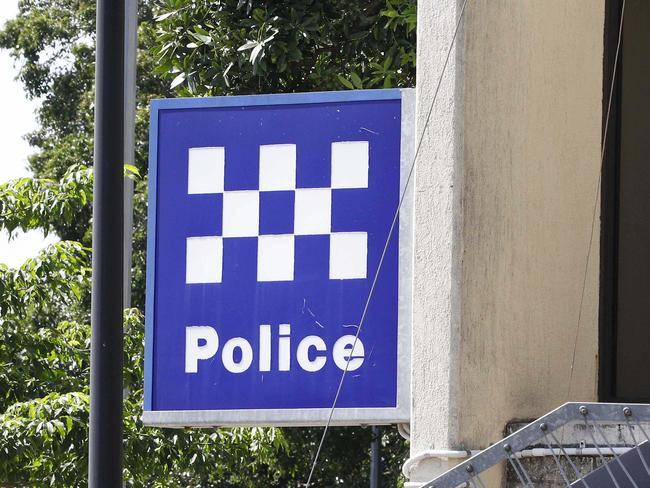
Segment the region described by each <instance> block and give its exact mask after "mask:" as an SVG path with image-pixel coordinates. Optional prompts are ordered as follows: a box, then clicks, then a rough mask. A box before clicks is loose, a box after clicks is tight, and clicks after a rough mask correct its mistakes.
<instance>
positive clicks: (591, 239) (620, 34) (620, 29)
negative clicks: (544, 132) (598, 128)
mask: <svg viewBox="0 0 650 488" xmlns="http://www.w3.org/2000/svg"><path fill="white" fill-rule="evenodd" d="M625 1H626V0H623V5H622V6H621V21H620V23H619V27H618V41H617V44H616V55H615V57H614V67H613V71H612V82H611V84H610V87H609V100H608V102H607V115H606V116H605V132H604V133H603V140H602V148H601V152H600V171H599V172H598V181H597V183H596V197H595V198H594V210H593V212H592V217H591V233H590V234H589V247H588V248H587V261H586V263H585V272H584V277H583V279H582V292H581V294H580V306H579V308H578V323H577V324H576V335H575V339H574V341H573V355H572V357H571V372H570V374H569V387H568V391H567V401H568V400H570V397H571V385H572V383H573V368H574V366H575V362H576V352H577V349H578V337H580V321H581V319H582V307H583V305H584V301H585V289H586V287H587V274H588V271H589V262H590V261H591V249H592V247H593V243H594V229H595V227H596V213H597V209H598V200H599V198H598V197H599V195H600V186H601V180H602V175H603V166H604V163H605V148H606V147H607V133H608V132H609V119H610V115H611V111H612V99H613V98H614V85H615V84H616V72H617V70H618V59H619V54H620V51H621V40H622V38H623V19H624V18H625Z"/></svg>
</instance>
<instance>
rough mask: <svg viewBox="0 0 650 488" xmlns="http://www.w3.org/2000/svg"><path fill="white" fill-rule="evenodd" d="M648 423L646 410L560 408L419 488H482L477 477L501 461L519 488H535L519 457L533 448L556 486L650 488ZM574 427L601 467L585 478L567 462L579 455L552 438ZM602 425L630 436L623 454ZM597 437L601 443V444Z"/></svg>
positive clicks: (625, 406) (591, 406) (578, 405)
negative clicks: (547, 461)
mask: <svg viewBox="0 0 650 488" xmlns="http://www.w3.org/2000/svg"><path fill="white" fill-rule="evenodd" d="M648 422H650V405H645V404H618V403H565V404H564V405H562V406H561V407H559V408H557V409H556V410H553V411H552V412H550V413H548V414H546V415H544V416H543V417H541V418H539V419H537V420H536V421H534V422H531V423H530V424H528V425H527V426H526V427H524V428H522V429H520V430H518V431H517V432H515V433H513V434H511V435H509V436H508V437H506V438H504V439H503V440H501V441H500V442H497V443H496V444H494V445H492V446H490V447H488V448H487V449H485V450H483V451H481V452H479V453H478V454H475V455H474V456H472V457H471V458H469V459H467V460H466V461H464V462H463V463H460V464H459V465H457V466H455V467H454V468H453V469H450V470H449V471H447V472H446V473H444V474H442V475H440V476H438V477H437V478H435V479H434V480H432V481H430V482H428V483H426V484H425V485H424V486H423V488H456V487H458V486H469V487H475V488H487V485H486V484H485V482H484V480H483V479H481V473H484V472H485V471H486V470H487V469H489V468H491V467H493V466H494V465H496V464H498V463H500V462H502V461H505V462H507V463H508V464H509V465H510V468H511V469H512V471H513V472H514V474H515V476H516V478H517V479H518V480H519V482H520V483H521V486H524V487H535V482H534V481H533V478H534V477H533V476H531V474H530V473H529V472H528V470H527V469H526V467H525V466H524V463H523V462H522V452H524V451H525V450H526V449H527V448H528V447H529V446H533V445H542V446H546V449H547V452H548V454H549V455H550V456H551V457H552V458H553V461H554V465H555V467H556V468H557V470H558V480H561V481H559V484H560V485H564V486H567V487H571V486H578V487H580V488H583V487H584V488H596V487H600V486H614V487H616V488H624V487H627V486H631V487H635V488H642V487H644V486H650V485H649V484H647V483H649V482H650V437H649V436H648V434H649V433H650V429H648V427H647V426H646V427H644V425H643V424H644V423H648ZM578 423H580V424H582V425H584V426H585V432H586V433H587V435H588V436H589V439H590V440H591V442H593V447H591V448H590V449H593V450H594V451H595V454H596V455H597V456H598V457H599V458H600V461H601V462H602V466H601V467H600V468H599V469H596V470H592V471H590V472H589V473H584V472H581V470H580V469H578V467H577V466H576V464H575V463H574V460H573V459H572V456H575V455H576V454H578V452H579V451H580V450H576V449H571V452H569V449H568V448H566V447H565V445H564V443H563V442H562V441H560V440H559V439H558V437H557V435H556V431H557V430H558V429H561V428H563V427H567V426H570V425H572V424H578ZM603 424H618V425H619V426H620V428H621V429H625V430H626V431H627V432H628V433H629V436H628V437H627V439H626V441H625V446H623V447H627V448H628V449H627V450H625V449H621V446H620V445H617V446H614V445H613V443H612V442H611V441H610V440H609V438H608V436H607V435H606V434H605V432H604V431H603ZM596 434H598V437H599V438H600V439H601V442H600V443H599V442H598V440H597V438H596ZM529 451H530V450H528V452H529ZM626 451H627V453H626ZM632 451H634V452H632ZM631 461H632V463H631ZM632 464H636V465H638V466H639V468H638V469H637V470H636V471H635V469H633V468H632V467H631V465H632ZM639 469H640V470H641V474H640V475H639V474H638V471H639ZM596 471H598V473H596ZM597 476H598V479H605V480H606V482H605V483H606V484H602V482H600V481H598V479H597V478H596V477H597Z"/></svg>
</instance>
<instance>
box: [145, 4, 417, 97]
mask: <svg viewBox="0 0 650 488" xmlns="http://www.w3.org/2000/svg"><path fill="white" fill-rule="evenodd" d="M156 20H157V21H158V36H159V37H158V46H159V47H158V48H157V52H158V54H159V56H160V61H159V64H158V66H157V67H156V72H157V73H159V74H161V75H163V76H166V77H168V78H169V79H170V80H171V87H172V88H176V89H177V90H178V91H179V93H180V94H182V95H221V94H235V93H236V94H241V93H256V92H292V91H312V90H339V89H342V88H343V87H347V88H382V87H383V88H389V87H395V86H399V87H405V86H413V85H414V84H415V22H416V13H415V0H388V1H385V0H370V1H364V2H349V1H347V0H284V1H276V2H265V1H260V0H220V1H198V2H197V1H194V0H164V1H163V2H162V6H161V8H160V11H159V15H158V17H157V19H156Z"/></svg>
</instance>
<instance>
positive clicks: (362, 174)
mask: <svg viewBox="0 0 650 488" xmlns="http://www.w3.org/2000/svg"><path fill="white" fill-rule="evenodd" d="M368 165H369V144H368V141H350V142H333V143H332V188H368Z"/></svg>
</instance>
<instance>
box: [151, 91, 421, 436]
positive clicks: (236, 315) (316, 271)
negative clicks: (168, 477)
mask: <svg viewBox="0 0 650 488" xmlns="http://www.w3.org/2000/svg"><path fill="white" fill-rule="evenodd" d="M413 138H414V137H413V100H412V92H411V91H410V90H370V91H349V92H333V93H309V94H290V95H269V96H262V95H260V96H247V97H218V98H196V99H172V100H155V101H153V102H152V106H151V139H150V169H149V229H148V251H147V254H148V257H147V305H146V344H145V356H146V357H145V411H144V417H143V419H144V422H145V423H147V424H149V425H167V426H209V425H319V424H323V423H324V422H325V421H326V420H327V417H328V414H329V409H330V408H331V406H332V402H333V400H334V397H335V394H336V390H337V387H338V385H339V381H340V378H341V375H342V373H343V371H344V370H345V369H346V365H347V371H348V372H347V376H346V379H345V383H344V384H343V389H342V391H341V395H340V398H339V400H338V403H337V409H336V411H335V413H334V417H333V423H335V424H339V425H341V424H348V425H349V424H359V423H389V422H404V421H408V417H409V357H410V343H409V341H410V321H411V261H412V253H411V249H412V245H411V239H412V237H411V217H412V212H411V208H412V201H411V196H410V193H409V192H407V193H406V198H405V200H404V204H403V206H402V210H401V212H400V216H399V225H397V226H396V227H395V230H394V232H393V234H392V236H391V239H390V241H389V243H388V247H387V252H386V255H385V259H384V261H383V264H382V267H381V269H380V272H379V275H378V280H377V284H376V286H375V289H374V293H373V296H372V300H371V301H370V306H369V308H368V312H367V316H366V319H365V322H364V324H363V328H362V330H361V333H360V335H359V339H358V341H357V342H356V346H355V345H354V344H355V335H356V333H357V328H358V327H359V322H360V318H361V315H362V312H363V309H364V306H365V303H366V300H367V297H368V294H369V292H370V289H371V285H372V282H373V278H374V277H375V274H376V272H377V268H378V265H379V261H380V257H381V254H382V252H383V250H384V246H385V244H386V240H387V238H388V235H389V230H390V227H391V222H392V221H393V217H394V215H395V211H396V209H397V208H398V204H399V201H400V196H401V194H402V191H403V190H404V187H405V180H406V176H407V174H408V170H409V167H410V163H411V160H412V157H413Z"/></svg>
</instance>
